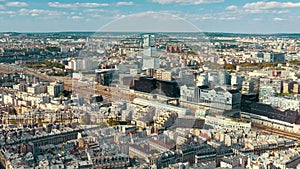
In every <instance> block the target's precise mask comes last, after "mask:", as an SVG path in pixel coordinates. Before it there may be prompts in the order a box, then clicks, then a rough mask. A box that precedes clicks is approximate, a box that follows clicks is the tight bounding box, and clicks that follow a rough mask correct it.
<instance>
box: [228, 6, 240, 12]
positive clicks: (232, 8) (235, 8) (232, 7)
mask: <svg viewBox="0 0 300 169" xmlns="http://www.w3.org/2000/svg"><path fill="white" fill-rule="evenodd" d="M237 9H238V7H237V6H235V5H231V6H228V7H227V8H226V10H230V11H234V10H237Z"/></svg>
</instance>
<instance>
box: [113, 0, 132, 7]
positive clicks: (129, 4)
mask: <svg viewBox="0 0 300 169" xmlns="http://www.w3.org/2000/svg"><path fill="white" fill-rule="evenodd" d="M116 5H117V6H131V5H134V3H133V2H132V1H129V2H118V3H116Z"/></svg>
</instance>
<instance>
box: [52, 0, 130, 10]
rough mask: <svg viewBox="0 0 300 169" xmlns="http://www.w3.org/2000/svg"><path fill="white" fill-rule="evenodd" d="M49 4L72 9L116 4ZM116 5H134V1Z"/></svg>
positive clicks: (54, 6)
mask: <svg viewBox="0 0 300 169" xmlns="http://www.w3.org/2000/svg"><path fill="white" fill-rule="evenodd" d="M48 5H49V6H50V7H53V8H70V9H76V8H79V7H83V8H98V7H106V6H112V5H114V4H108V3H79V2H76V3H60V2H49V3H48ZM115 5H116V6H129V5H134V3H133V2H132V1H129V2H118V3H116V4H115Z"/></svg>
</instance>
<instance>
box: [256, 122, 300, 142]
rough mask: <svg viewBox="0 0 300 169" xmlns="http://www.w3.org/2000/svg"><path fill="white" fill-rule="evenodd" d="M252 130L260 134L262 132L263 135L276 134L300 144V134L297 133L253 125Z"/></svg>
mask: <svg viewBox="0 0 300 169" xmlns="http://www.w3.org/2000/svg"><path fill="white" fill-rule="evenodd" d="M252 129H254V130H256V131H258V132H262V133H269V134H275V135H278V136H281V137H284V138H288V139H291V140H294V141H297V142H298V143H300V134H297V133H291V132H288V131H282V130H278V129H274V128H270V127H267V126H262V125H258V124H252Z"/></svg>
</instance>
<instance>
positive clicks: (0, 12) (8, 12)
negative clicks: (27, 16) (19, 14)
mask: <svg viewBox="0 0 300 169" xmlns="http://www.w3.org/2000/svg"><path fill="white" fill-rule="evenodd" d="M0 14H5V15H15V14H16V12H14V11H0Z"/></svg>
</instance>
